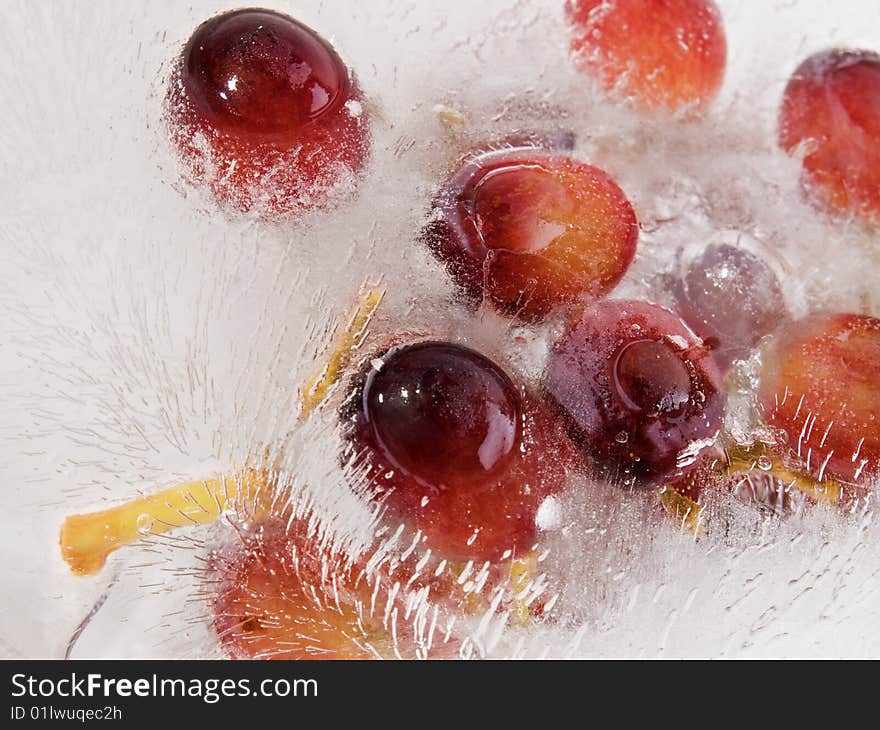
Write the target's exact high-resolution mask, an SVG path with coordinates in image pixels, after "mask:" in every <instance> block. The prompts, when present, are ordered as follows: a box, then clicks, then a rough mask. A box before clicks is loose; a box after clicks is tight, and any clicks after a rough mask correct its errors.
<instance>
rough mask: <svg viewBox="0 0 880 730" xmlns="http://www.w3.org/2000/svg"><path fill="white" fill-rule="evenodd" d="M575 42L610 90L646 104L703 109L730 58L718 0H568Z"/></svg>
mask: <svg viewBox="0 0 880 730" xmlns="http://www.w3.org/2000/svg"><path fill="white" fill-rule="evenodd" d="M565 10H566V16H567V18H568V22H569V25H570V28H571V48H572V51H573V53H574V54H575V60H576V61H577V63H578V65H579V66H580V68H581V69H583V70H584V71H585V72H587V73H589V74H590V75H591V76H594V77H596V78H598V79H599V81H600V82H601V83H602V84H603V86H604V87H605V89H606V91H609V92H612V93H614V94H615V95H618V96H622V97H625V98H632V99H634V100H635V101H636V102H637V103H639V104H640V105H642V106H644V107H647V108H667V109H670V110H673V111H674V110H678V109H682V108H697V109H700V108H704V107H706V106H708V105H709V104H710V103H711V101H712V100H713V99H714V98H715V95H716V94H717V93H718V89H719V88H720V87H721V82H722V80H723V79H724V67H725V65H726V63H727V41H726V39H725V36H724V25H723V22H722V20H721V13H720V12H719V10H718V8H717V7H716V5H715V3H713V2H712V1H711V0H567V2H566V4H565Z"/></svg>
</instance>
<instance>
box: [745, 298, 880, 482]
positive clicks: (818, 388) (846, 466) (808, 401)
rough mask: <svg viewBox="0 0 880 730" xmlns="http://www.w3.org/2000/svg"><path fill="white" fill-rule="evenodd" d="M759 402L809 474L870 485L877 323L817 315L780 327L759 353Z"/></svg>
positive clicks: (879, 431)
mask: <svg viewBox="0 0 880 730" xmlns="http://www.w3.org/2000/svg"><path fill="white" fill-rule="evenodd" d="M759 402H760V406H761V409H762V411H763V414H764V418H765V419H766V421H767V423H768V424H769V425H771V426H774V427H776V428H778V429H780V431H781V432H782V434H783V435H784V438H785V443H786V445H787V448H788V450H789V451H790V452H791V455H792V456H793V458H794V459H796V461H797V462H798V463H799V464H800V465H801V466H802V468H804V470H805V471H806V472H807V473H809V474H812V475H815V476H816V477H817V478H818V479H819V480H822V479H823V478H824V477H826V476H834V477H837V478H839V479H842V480H844V481H848V482H853V483H857V484H869V483H870V481H871V480H872V479H873V478H874V477H876V476H877V474H878V472H880V320H878V319H875V318H873V317H868V316H865V315H859V314H816V315H812V316H810V317H807V318H806V319H802V320H799V321H796V322H793V323H791V324H790V325H788V326H786V327H785V328H783V329H782V330H781V331H780V332H779V335H778V336H777V337H776V338H775V339H774V341H773V342H772V343H771V345H770V347H769V348H768V350H767V352H765V353H764V357H763V369H762V371H761V382H760V390H759Z"/></svg>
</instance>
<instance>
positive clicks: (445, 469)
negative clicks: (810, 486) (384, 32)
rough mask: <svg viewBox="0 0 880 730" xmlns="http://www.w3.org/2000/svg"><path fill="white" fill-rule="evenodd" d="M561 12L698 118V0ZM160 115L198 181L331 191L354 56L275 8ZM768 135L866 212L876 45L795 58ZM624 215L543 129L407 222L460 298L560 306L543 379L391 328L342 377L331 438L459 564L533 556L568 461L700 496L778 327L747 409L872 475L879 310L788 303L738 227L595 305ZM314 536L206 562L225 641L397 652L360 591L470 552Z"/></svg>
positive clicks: (820, 200)
mask: <svg viewBox="0 0 880 730" xmlns="http://www.w3.org/2000/svg"><path fill="white" fill-rule="evenodd" d="M565 12H566V18H567V21H568V25H569V28H570V32H571V37H570V43H571V50H572V55H573V58H574V60H575V62H576V63H577V64H578V66H579V68H581V69H582V70H583V71H584V72H585V73H588V74H590V75H591V76H592V77H594V78H595V79H597V80H598V81H599V83H600V84H601V85H602V86H604V88H605V90H606V91H607V93H608V95H609V96H610V97H612V98H620V99H625V100H627V103H635V104H636V105H638V106H641V107H642V108H643V109H644V110H650V111H651V112H660V113H663V110H665V111H671V112H674V113H675V114H676V115H678V116H687V115H698V114H700V112H701V111H702V110H704V109H706V108H707V107H708V106H709V105H710V104H711V102H712V100H713V98H714V97H715V95H716V93H717V91H718V89H719V88H720V85H721V82H722V79H723V75H724V69H725V64H726V55H727V51H726V40H725V35H724V28H723V24H722V19H721V15H720V13H719V11H718V9H717V8H716V7H715V6H714V4H713V3H712V2H711V0H602V1H601V2H600V1H599V0H582V1H580V2H579V1H578V0H569V1H568V2H567V3H566V5H565ZM169 120H170V128H171V131H172V137H173V140H174V142H175V144H176V146H177V148H178V150H179V152H180V156H181V159H182V160H183V162H184V165H185V167H186V169H187V171H188V173H189V175H190V176H191V178H192V179H193V180H195V181H197V182H199V183H201V184H203V185H206V186H207V187H208V188H209V189H210V190H211V191H212V192H213V193H214V194H215V195H216V197H217V198H218V199H219V200H220V201H221V202H223V203H224V204H229V205H232V206H234V207H237V208H240V209H242V210H258V211H262V212H265V213H268V214H272V213H287V212H291V211H297V210H299V209H302V208H304V207H315V206H322V205H326V204H328V201H329V200H330V196H331V195H333V191H334V189H335V188H336V187H337V186H338V185H339V184H340V183H341V182H344V181H346V180H352V179H356V176H357V173H358V171H359V169H360V168H361V167H362V165H363V164H364V162H365V160H366V159H367V158H368V155H369V147H370V134H369V119H368V114H367V112H366V107H365V105H364V103H363V99H362V95H361V92H360V90H359V88H358V85H357V82H356V80H355V78H354V76H353V74H352V73H351V72H350V70H349V69H348V68H347V67H346V66H345V64H344V63H343V62H342V60H341V59H340V57H339V56H338V55H337V53H336V52H335V51H334V49H333V48H332V47H331V46H330V45H329V44H328V43H327V42H326V41H325V40H324V39H322V38H321V37H320V36H319V35H318V34H317V33H315V32H314V31H312V30H311V29H309V28H307V27H306V26H304V25H303V24H301V23H299V22H298V21H296V20H294V19H292V18H290V17H287V16H285V15H282V14H279V13H276V12H272V11H268V10H237V11H233V12H230V13H226V14H223V15H220V16H218V17H215V18H212V19H210V20H208V21H206V22H205V23H204V24H202V25H201V26H200V27H199V28H197V29H196V31H195V33H194V34H193V36H192V38H191V39H190V41H189V43H188V44H187V45H186V47H185V49H184V51H183V53H182V56H181V58H180V61H179V64H178V65H177V67H176V69H175V72H174V75H173V78H172V84H171V88H170V92H169ZM779 141H780V144H781V146H782V147H783V148H784V149H785V150H786V151H787V152H789V153H791V154H792V155H797V156H798V157H799V158H800V159H801V160H802V163H803V176H804V177H803V180H804V185H805V190H806V194H808V195H809V196H811V197H812V199H814V200H815V201H816V203H817V205H820V206H825V207H826V208H827V209H828V210H829V212H830V213H831V214H834V215H840V214H845V215H848V216H851V217H856V218H858V219H860V220H862V221H864V222H865V224H866V225H872V224H875V223H877V222H878V220H880V56H878V55H876V54H873V53H869V52H864V51H842V50H833V51H828V52H824V53H820V54H818V55H816V56H813V57H811V58H809V59H807V60H806V61H805V62H804V63H803V64H802V65H801V66H800V67H799V68H798V69H797V71H796V72H795V73H794V75H793V77H792V78H791V81H790V82H789V84H788V87H787V88H786V91H785V95H784V98H783V101H782V106H781V112H780V122H779ZM638 234H639V226H638V222H637V220H636V216H635V213H634V211H633V207H632V206H631V204H630V202H629V201H628V199H627V197H626V195H625V194H624V192H623V191H622V190H621V189H620V187H618V185H617V184H616V183H615V181H614V180H612V179H611V178H610V177H609V176H608V175H607V174H606V173H605V172H603V171H602V170H600V169H597V168H596V167H593V166H591V165H588V164H586V163H584V162H582V161H580V160H577V159H574V158H572V157H571V156H569V155H567V154H565V153H564V152H563V151H559V150H557V149H553V148H552V146H549V145H542V144H538V143H531V142H530V143H522V142H521V141H511V142H510V143H509V144H505V145H501V146H500V148H499V146H498V145H497V144H496V145H494V146H493V147H492V148H487V149H476V150H473V151H472V152H471V153H470V154H468V155H466V156H465V157H464V158H463V159H462V160H461V161H460V163H459V165H458V166H457V168H456V169H455V170H454V171H453V172H452V174H451V175H450V176H449V177H448V179H447V180H446V181H445V182H444V183H443V184H442V185H440V186H439V188H438V191H437V193H436V196H435V198H434V201H433V206H432V211H431V212H430V215H429V216H428V217H427V219H426V223H425V227H424V230H423V233H422V239H423V241H424V244H425V245H426V246H427V247H428V248H429V250H430V251H431V252H432V253H433V255H434V256H435V257H436V258H437V259H438V260H439V261H440V262H441V263H442V265H443V266H444V267H445V269H446V271H447V272H448V275H449V276H450V277H451V279H452V280H453V281H454V282H455V284H456V286H457V288H458V290H459V292H460V294H461V299H462V301H464V302H466V303H470V304H472V305H473V306H480V305H488V306H491V307H493V308H495V309H496V310H497V311H498V312H499V313H500V314H501V315H502V316H506V317H509V318H511V319H512V320H516V321H517V322H519V323H520V324H523V325H526V326H528V325H530V324H534V323H537V322H540V321H542V320H545V319H546V318H548V316H550V315H551V313H553V314H554V315H559V316H560V317H562V318H564V321H565V325H564V327H563V329H562V334H561V335H560V336H559V337H558V339H557V340H556V341H555V342H554V343H553V344H552V347H551V350H550V355H549V359H548V362H547V365H546V369H545V372H544V376H543V378H542V379H541V382H540V383H529V382H525V381H524V380H523V379H522V378H516V377H513V376H512V375H511V374H509V373H507V372H505V371H504V369H502V368H501V367H500V366H499V365H498V364H497V363H495V362H492V361H491V360H490V359H488V358H487V357H485V356H484V355H482V354H480V353H478V352H475V351H473V350H471V349H468V348H466V347H463V346H461V345H460V344H456V343H451V342H435V341H429V342H424V341H417V342H403V343H396V344H395V345H394V346H393V347H390V348H389V349H388V350H387V351H384V352H381V353H376V354H375V356H374V357H372V358H370V360H369V362H368V363H367V364H366V365H365V366H364V367H363V369H362V370H361V371H360V372H359V373H358V374H357V375H356V376H355V377H353V378H352V382H351V384H350V387H349V391H348V393H349V397H348V398H347V399H346V400H345V404H344V406H343V408H342V411H341V413H340V420H341V422H342V424H343V429H344V433H345V443H346V449H347V451H346V453H345V454H344V455H343V458H344V459H345V460H346V461H347V462H348V463H349V464H350V465H353V467H354V468H356V469H358V470H360V472H361V473H362V474H363V475H364V478H365V479H366V480H367V482H368V483H369V484H370V487H371V489H370V492H369V493H370V495H371V498H373V499H375V500H377V501H381V502H382V503H383V504H384V505H385V508H386V510H387V513H388V514H389V515H392V516H393V517H394V518H395V519H397V520H399V521H400V522H402V523H404V524H406V525H408V526H409V527H410V528H411V529H413V530H415V531H418V532H419V534H420V535H421V536H422V539H423V541H424V543H425V544H426V545H428V546H429V547H430V548H431V550H433V551H435V553H436V554H439V555H441V556H443V557H444V558H445V559H448V560H449V561H450V564H451V565H452V564H456V565H459V566H461V565H467V564H469V563H470V562H472V561H475V562H477V563H487V564H490V565H497V564H500V563H502V561H505V560H510V559H524V558H526V557H527V556H528V555H529V553H530V551H532V550H533V549H534V547H535V544H536V541H537V536H538V531H537V527H536V515H537V513H538V510H539V508H540V505H541V504H542V503H543V502H544V500H545V499H546V498H547V497H549V496H551V495H553V494H556V493H558V492H559V491H560V490H562V489H563V488H564V487H565V484H566V482H567V481H568V475H569V474H570V472H571V471H573V470H588V471H589V472H590V473H591V474H592V475H593V476H594V477H598V478H600V479H604V480H606V481H607V482H609V483H613V484H615V485H621V486H624V487H626V488H658V487H668V485H673V486H675V485H676V484H680V485H683V486H681V491H682V493H687V494H688V495H689V496H690V497H692V498H693V500H694V501H695V502H696V501H699V500H702V499H704V498H705V494H703V493H700V490H699V489H697V490H693V489H691V490H690V491H688V485H689V484H690V485H691V486H693V484H694V483H695V482H694V480H693V479H692V478H691V476H692V474H693V473H694V470H695V469H697V468H699V466H700V465H701V464H703V463H704V462H705V460H706V459H707V458H710V457H712V455H713V454H716V453H717V451H716V449H717V444H718V442H719V436H720V434H721V432H722V429H723V423H724V415H725V409H726V403H727V394H726V388H725V384H724V374H725V372H726V371H727V370H728V369H729V367H730V366H731V364H732V363H733V362H735V361H737V360H741V359H743V358H747V357H749V356H750V355H751V353H752V352H753V351H754V350H755V348H756V347H758V346H759V344H760V343H762V342H763V341H764V340H765V339H767V338H768V336H770V337H769V345H768V346H767V348H766V351H765V353H764V355H763V359H762V362H763V365H762V372H761V374H760V387H759V394H758V412H759V413H760V415H761V417H762V418H763V420H764V423H765V425H766V426H767V427H768V430H770V429H772V430H774V433H776V434H777V438H776V441H775V443H774V444H773V449H774V450H775V451H774V453H775V455H776V456H777V457H778V458H779V459H780V460H781V461H783V462H784V463H785V465H786V466H787V467H789V468H791V469H793V470H794V472H795V473H799V474H802V475H805V477H810V478H812V479H813V480H814V482H818V483H822V482H823V481H824V480H826V479H828V478H833V479H835V480H838V481H839V482H840V483H844V484H851V485H862V486H867V485H869V484H870V482H871V480H872V479H874V478H875V477H876V476H877V474H878V471H880V320H877V319H874V318H871V317H869V316H865V315H860V314H845V313H844V314H817V315H813V316H810V317H808V318H807V319H805V320H801V321H788V317H787V316H786V314H785V304H784V301H783V297H782V292H781V287H780V284H779V281H778V280H777V278H776V276H775V274H774V273H773V271H772V269H771V268H770V267H769V266H768V265H767V264H766V263H765V262H764V261H762V260H761V259H760V258H759V257H758V256H755V255H753V254H752V253H749V252H747V251H745V250H743V249H740V248H737V247H734V246H728V245H712V246H710V247H708V248H707V249H706V250H705V251H704V252H703V253H702V255H701V256H700V257H698V258H696V259H694V260H693V261H691V262H689V264H688V265H687V267H686V270H685V272H684V273H683V274H682V275H681V276H680V277H679V278H678V279H677V280H676V282H675V286H674V294H675V300H676V303H677V307H676V308H677V312H675V313H673V312H672V311H669V310H668V309H664V308H662V307H660V306H658V305H656V304H653V303H650V302H643V301H629V300H612V299H606V298H605V296H606V295H607V294H608V293H609V292H610V291H612V290H613V289H614V287H615V285H616V284H617V283H618V282H619V281H620V280H621V278H622V277H623V276H624V274H625V273H626V271H627V269H628V267H629V266H630V263H631V261H632V260H633V258H634V256H635V255H636V250H637V241H638ZM771 335H772V336H771ZM722 460H723V459H722ZM749 471H750V470H749V469H748V468H744V469H742V470H740V472H739V474H740V477H742V475H743V474H745V475H746V477H748V480H747V482H748V484H749V485H750V492H749V496H750V497H751V498H753V499H755V500H756V501H759V502H762V501H763V502H765V503H770V502H772V501H773V494H767V492H768V491H769V492H771V493H772V492H773V489H772V488H771V489H769V490H768V489H764V490H763V491H762V490H761V489H758V488H757V486H756V485H760V480H757V479H752V478H751V477H749ZM689 478H690V481H688V480H689ZM743 483H744V482H743V479H742V478H740V479H739V480H738V481H736V480H734V481H730V480H728V489H730V490H733V491H736V492H738V493H742V488H741V487H742V485H743ZM734 484H736V485H737V486H736V487H734V486H733V485H734ZM771 487H772V485H771ZM786 487H787V485H786ZM776 496H777V497H778V495H776ZM777 501H778V500H777ZM774 504H775V502H774ZM314 541H315V538H314V536H313V535H312V533H311V532H310V531H309V530H307V529H306V528H305V527H304V526H303V525H302V524H300V523H298V522H297V521H294V522H293V523H291V524H290V525H285V526H284V527H283V529H282V528H270V527H268V526H267V527H266V528H265V529H263V530H261V531H258V532H257V533H256V534H254V535H251V536H250V537H248V538H247V540H245V544H244V545H243V546H242V547H240V548H239V549H238V550H237V551H235V553H234V554H230V555H227V556H223V557H220V558H218V559H217V561H216V565H215V568H216V570H217V571H218V573H219V574H220V577H219V578H218V585H219V586H220V588H219V589H218V594H217V597H216V600H215V609H216V616H217V618H216V620H215V625H216V627H217V630H218V632H219V635H220V636H221V638H222V640H223V642H224V643H225V645H226V646H227V647H229V649H230V651H231V652H232V653H233V654H234V655H236V656H250V657H260V656H272V657H286V658H291V657H300V656H332V657H358V656H371V655H392V654H393V652H394V651H395V649H394V647H396V646H399V645H400V644H401V642H405V640H406V638H407V637H406V636H405V635H404V634H405V632H404V630H403V629H402V628H401V629H400V631H399V632H398V631H397V630H396V629H394V628H393V627H389V622H388V620H387V617H388V615H390V608H389V609H387V610H384V611H378V612H377V611H375V610H365V609H364V607H365V606H372V605H373V604H374V603H375V600H376V595H377V594H378V585H379V583H382V582H383V581H384V582H385V583H386V584H387V585H394V584H395V583H397V584H399V583H400V582H401V581H403V582H404V583H405V584H406V585H407V587H408V588H409V589H413V588H414V587H415V588H417V589H419V590H430V591H432V595H433V596H434V597H435V598H438V597H439V598H440V599H441V600H442V598H443V597H444V596H447V597H448V596H451V595H453V594H455V593H456V590H457V589H456V586H458V585H461V584H462V583H463V582H464V579H463V578H462V577H461V575H462V573H461V571H459V573H457V574H453V575H451V574H450V573H448V572H446V573H444V572H442V571H440V572H437V573H435V574H432V575H431V576H430V577H428V578H425V577H424V576H421V577H419V578H418V579H415V578H413V579H410V580H409V581H407V579H406V572H405V568H401V567H400V566H398V567H397V568H396V570H397V571H398V572H397V574H396V575H391V574H384V575H383V574H381V571H379V573H378V574H374V575H373V576H372V577H368V575H367V574H368V571H367V570H366V568H365V566H363V565H360V564H358V563H357V562H356V561H355V562H352V561H350V560H346V559H345V558H344V557H340V556H336V557H332V558H331V557H328V556H327V554H326V550H324V549H323V548H321V547H320V546H317V545H316V544H315V542H314ZM374 573H375V571H374ZM450 575H451V577H450ZM377 576H378V577H377ZM392 593H394V592H393V591H392ZM401 595H402V594H401ZM388 600H389V601H393V600H394V599H388ZM399 600H402V599H399ZM527 611H530V612H531V613H533V614H538V613H540V612H541V611H540V609H539V608H536V607H535V606H534V605H532V606H530V607H529V608H528V609H527ZM377 616H378V618H376V617H377ZM383 617H384V619H383ZM410 638H412V637H410Z"/></svg>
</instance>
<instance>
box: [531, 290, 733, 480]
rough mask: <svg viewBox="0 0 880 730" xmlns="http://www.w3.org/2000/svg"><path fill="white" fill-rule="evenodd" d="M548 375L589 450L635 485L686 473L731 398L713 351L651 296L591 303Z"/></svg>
mask: <svg viewBox="0 0 880 730" xmlns="http://www.w3.org/2000/svg"><path fill="white" fill-rule="evenodd" d="M544 384H545V388H546V391H547V393H548V396H549V397H550V399H551V400H552V402H554V403H555V404H556V405H557V406H558V408H559V409H560V411H561V412H562V413H563V414H564V416H565V418H566V420H567V422H568V425H569V427H570V430H571V432H572V436H573V438H574V440H575V442H576V443H577V444H579V445H580V447H581V449H582V451H583V453H584V455H585V457H587V458H588V459H591V460H592V462H593V464H594V465H595V467H596V468H597V469H598V470H599V471H600V472H604V473H606V474H607V475H608V476H609V477H611V478H613V479H616V480H620V481H621V482H622V483H623V484H625V485H629V486H635V485H641V486H653V485H656V484H658V483H660V482H663V481H670V480H674V479H677V478H679V477H680V476H681V475H683V474H684V473H685V471H686V470H687V469H688V468H689V467H691V466H692V465H693V464H694V463H695V462H696V461H697V459H698V457H699V456H700V454H702V453H703V452H705V451H706V450H708V449H709V448H710V447H711V446H712V444H713V441H714V439H715V437H716V435H717V433H718V431H719V430H720V428H721V422H722V418H723V415H724V409H725V405H726V393H725V391H724V388H723V387H722V382H721V374H720V372H719V370H718V367H717V365H716V364H715V362H714V360H713V358H712V356H711V354H710V353H709V352H708V351H707V350H706V349H704V348H703V347H702V345H701V344H700V343H699V341H698V340H697V339H696V338H695V337H694V336H693V334H692V333H691V332H690V330H688V328H687V327H686V326H685V324H684V323H683V322H681V320H679V319H678V318H677V317H675V316H674V315H673V314H672V313H671V312H669V311H667V310H665V309H663V308H662V307H659V306H656V305H654V304H649V303H646V302H635V301H604V302H599V303H597V304H596V305H594V306H593V307H591V308H589V309H587V310H585V311H584V312H583V314H582V315H581V316H580V317H579V318H577V319H575V320H573V321H572V322H571V323H570V325H569V326H568V328H567V329H566V330H565V332H564V333H563V334H562V336H561V337H560V338H559V339H558V340H557V342H556V343H555V345H554V348H553V351H552V352H551V355H550V358H549V362H548V365H547V372H546V375H545V379H544Z"/></svg>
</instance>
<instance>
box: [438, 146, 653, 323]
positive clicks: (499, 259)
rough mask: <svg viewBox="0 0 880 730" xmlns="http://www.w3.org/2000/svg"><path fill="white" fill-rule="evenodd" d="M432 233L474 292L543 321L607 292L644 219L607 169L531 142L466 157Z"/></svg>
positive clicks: (458, 278)
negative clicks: (640, 219)
mask: <svg viewBox="0 0 880 730" xmlns="http://www.w3.org/2000/svg"><path fill="white" fill-rule="evenodd" d="M425 239H426V241H427V243H428V245H429V247H430V249H431V250H432V251H433V253H434V254H435V256H437V258H438V259H439V260H440V261H441V262H442V263H443V264H444V265H445V266H446V269H447V271H448V272H449V274H450V275H451V276H452V278H453V280H454V281H455V282H456V284H457V285H458V286H459V288H460V290H461V291H462V293H463V294H464V295H465V297H466V298H468V299H470V300H472V301H475V302H479V301H481V300H482V299H484V298H485V299H486V300H488V301H489V302H490V303H491V304H492V305H493V306H494V307H496V308H497V309H498V310H499V311H501V312H503V313H505V314H507V315H510V316H519V317H522V318H525V319H532V320H537V319H541V318H542V317H544V316H546V315H547V314H548V313H549V312H550V311H551V310H552V309H553V308H554V307H557V306H559V305H561V304H566V303H571V302H573V301H577V300H579V299H580V300H587V301H590V300H592V299H595V298H597V297H601V296H604V295H605V294H607V293H608V292H609V291H610V290H611V289H612V288H613V287H614V286H615V285H616V284H617V282H618V281H619V280H620V279H621V277H622V276H623V275H624V273H625V272H626V270H627V268H628V267H629V265H630V262H631V261H632V258H633V256H634V255H635V249H636V241H637V239H638V222H637V221H636V217H635V213H634V212H633V209H632V206H631V205H630V203H629V201H628V200H627V199H626V196H625V195H624V193H623V191H621V190H620V188H619V187H618V186H617V184H616V183H615V182H614V181H613V180H612V179H611V178H610V177H608V176H607V175H606V174H605V173H604V172H602V171H601V170H599V169H597V168H595V167H591V166H589V165H585V164H583V163H580V162H577V161H575V160H573V159H571V158H569V157H565V156H561V155H557V154H553V153H549V152H546V151H543V150H540V149H537V148H534V147H521V148H515V149H502V150H495V151H491V152H484V153H478V154H475V155H472V156H470V157H468V158H466V159H465V160H464V162H463V163H462V164H461V165H460V167H459V168H458V169H457V170H456V171H455V172H454V173H453V175H452V176H451V177H450V178H449V180H447V182H446V184H445V185H444V186H443V188H442V189H441V190H440V192H439V194H438V195H437V197H436V199H435V201H434V209H433V215H432V220H431V223H430V224H429V225H428V227H427V229H426V232H425Z"/></svg>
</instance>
